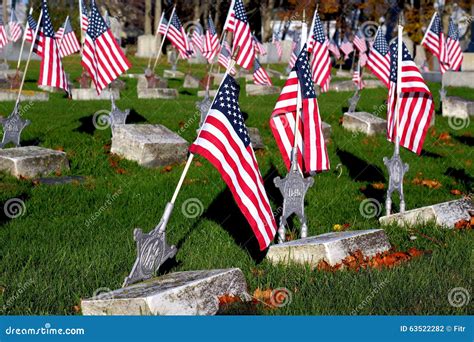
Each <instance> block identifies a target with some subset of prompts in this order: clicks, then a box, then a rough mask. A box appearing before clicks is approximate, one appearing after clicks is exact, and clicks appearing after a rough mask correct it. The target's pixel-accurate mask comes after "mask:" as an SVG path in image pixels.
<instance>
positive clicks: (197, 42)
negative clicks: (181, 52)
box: [191, 28, 204, 54]
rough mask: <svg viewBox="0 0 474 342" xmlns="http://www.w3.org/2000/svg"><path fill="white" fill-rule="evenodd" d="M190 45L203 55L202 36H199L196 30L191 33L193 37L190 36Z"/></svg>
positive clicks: (199, 33)
mask: <svg viewBox="0 0 474 342" xmlns="http://www.w3.org/2000/svg"><path fill="white" fill-rule="evenodd" d="M191 43H192V44H193V46H194V47H195V48H196V49H198V50H199V52H201V54H202V53H203V51H204V37H203V35H202V34H201V32H199V30H198V29H196V28H195V29H194V31H193V35H192V36H191Z"/></svg>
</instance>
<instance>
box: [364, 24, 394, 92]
mask: <svg viewBox="0 0 474 342" xmlns="http://www.w3.org/2000/svg"><path fill="white" fill-rule="evenodd" d="M367 67H368V68H369V69H370V70H371V71H372V73H373V74H374V75H375V76H377V78H378V79H379V80H380V81H382V82H383V83H384V84H385V85H386V86H387V88H388V87H389V86H390V53H389V49H388V43H387V39H386V38H385V36H384V34H383V33H382V31H380V30H378V31H377V35H376V36H375V40H374V43H373V44H372V47H371V48H370V51H369V57H368V60H367Z"/></svg>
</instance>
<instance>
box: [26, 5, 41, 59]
mask: <svg viewBox="0 0 474 342" xmlns="http://www.w3.org/2000/svg"><path fill="white" fill-rule="evenodd" d="M26 21H27V28H26V38H25V39H26V40H27V41H28V42H30V43H33V38H34V36H35V32H36V27H37V26H38V25H37V24H36V21H35V19H34V18H33V16H32V15H31V14H28V17H27V20H26ZM41 40H42V37H41V34H40V32H38V36H37V37H36V41H35V44H34V46H33V52H34V53H36V54H37V55H38V56H40V57H41V53H42V51H43V47H42V44H41Z"/></svg>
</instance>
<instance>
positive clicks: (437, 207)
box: [379, 198, 474, 228]
mask: <svg viewBox="0 0 474 342" xmlns="http://www.w3.org/2000/svg"><path fill="white" fill-rule="evenodd" d="M470 211H471V212H472V211H474V206H473V204H472V200H471V199H469V198H463V199H460V200H454V201H449V202H443V203H438V204H434V205H429V206H426V207H422V208H417V209H412V210H408V211H405V212H404V213H403V214H402V213H397V214H392V215H388V216H382V217H380V218H379V222H380V224H382V225H390V224H394V223H396V224H397V225H399V226H406V225H407V226H410V225H416V224H424V223H427V222H429V221H435V222H436V224H437V225H438V226H441V227H445V228H454V224H455V223H456V222H458V221H460V220H470V219H471V214H470Z"/></svg>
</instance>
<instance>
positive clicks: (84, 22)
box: [79, 0, 89, 32]
mask: <svg viewBox="0 0 474 342" xmlns="http://www.w3.org/2000/svg"><path fill="white" fill-rule="evenodd" d="M85 1H86V0H79V6H81V30H82V31H84V32H87V26H89V10H88V9H87V6H86V4H85Z"/></svg>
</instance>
